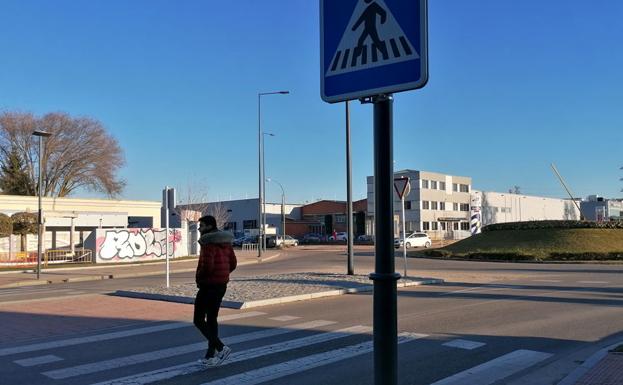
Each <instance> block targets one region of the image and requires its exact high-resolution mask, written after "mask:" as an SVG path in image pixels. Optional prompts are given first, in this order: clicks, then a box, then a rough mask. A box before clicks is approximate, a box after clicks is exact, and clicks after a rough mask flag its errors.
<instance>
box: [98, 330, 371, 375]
mask: <svg viewBox="0 0 623 385" xmlns="http://www.w3.org/2000/svg"><path fill="white" fill-rule="evenodd" d="M371 332H372V328H371V327H369V326H360V325H359V326H352V327H348V328H345V329H341V330H337V331H332V332H325V333H320V334H315V335H312V336H308V337H302V338H298V339H294V340H289V341H284V342H278V343H275V344H271V345H266V346H260V347H257V348H252V349H248V350H243V351H241V352H234V353H232V354H231V355H230V356H229V359H228V360H227V361H225V362H223V363H222V364H221V366H225V365H229V364H233V363H235V362H240V361H245V360H250V359H253V358H257V357H264V356H266V355H268V354H274V353H279V352H284V351H288V350H293V349H298V348H301V347H305V346H309V345H313V344H319V343H323V342H327V341H331V340H336V339H339V338H345V337H350V336H353V335H356V334H363V333H371ZM203 370H206V368H205V366H204V365H202V364H198V363H197V362H188V363H186V364H181V365H176V366H171V367H168V368H164V369H159V370H153V371H150V372H145V373H139V374H136V375H133V376H127V377H122V378H117V379H114V380H109V381H104V382H99V383H97V384H93V385H143V384H149V383H152V382H156V381H162V380H167V379H171V378H174V377H177V376H183V375H188V374H193V373H197V372H200V371H203Z"/></svg>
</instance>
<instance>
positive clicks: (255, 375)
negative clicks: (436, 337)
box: [202, 333, 426, 385]
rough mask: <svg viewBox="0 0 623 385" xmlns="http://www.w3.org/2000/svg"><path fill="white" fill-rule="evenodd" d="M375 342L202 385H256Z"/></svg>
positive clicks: (412, 336)
mask: <svg viewBox="0 0 623 385" xmlns="http://www.w3.org/2000/svg"><path fill="white" fill-rule="evenodd" d="M424 337H426V335H424V334H416V333H400V334H398V343H399V344H403V343H405V342H410V341H415V340H417V339H419V338H424ZM373 349H374V344H373V342H372V341H367V342H362V343H360V344H356V345H350V346H346V347H344V348H340V349H335V350H331V351H328V352H323V353H318V354H313V355H311V356H307V357H302V358H298V359H295V360H291V361H286V362H282V363H280V364H275V365H271V366H265V367H263V368H259V369H255V370H251V371H248V372H245V373H241V374H236V375H233V376H230V377H226V378H222V379H219V380H215V381H210V382H206V383H203V384H202V385H255V384H261V383H264V382H268V381H272V380H276V379H278V378H282V377H285V376H289V375H292V374H296V373H300V372H303V371H306V370H310V369H313V368H317V367H320V366H324V365H328V364H332V363H334V362H338V361H342V360H346V359H349V358H352V357H356V356H360V355H362V354H367V353H370V352H372V351H373Z"/></svg>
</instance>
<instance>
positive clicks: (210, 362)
mask: <svg viewBox="0 0 623 385" xmlns="http://www.w3.org/2000/svg"><path fill="white" fill-rule="evenodd" d="M197 362H198V363H199V364H201V365H203V366H205V367H207V368H211V367H214V366H216V365H218V364H220V363H221V362H220V361H219V359H218V357H217V356H214V357H210V358H202V359H200V360H197Z"/></svg>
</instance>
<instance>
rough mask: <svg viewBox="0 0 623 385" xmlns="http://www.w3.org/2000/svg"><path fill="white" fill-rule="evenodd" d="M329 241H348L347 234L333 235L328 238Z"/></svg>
mask: <svg viewBox="0 0 623 385" xmlns="http://www.w3.org/2000/svg"><path fill="white" fill-rule="evenodd" d="M329 240H330V241H346V240H348V234H347V233H345V232H343V231H341V232H339V233H335V235H331V236H330V237H329Z"/></svg>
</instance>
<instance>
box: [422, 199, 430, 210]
mask: <svg viewBox="0 0 623 385" xmlns="http://www.w3.org/2000/svg"><path fill="white" fill-rule="evenodd" d="M422 210H430V202H429V201H422Z"/></svg>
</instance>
